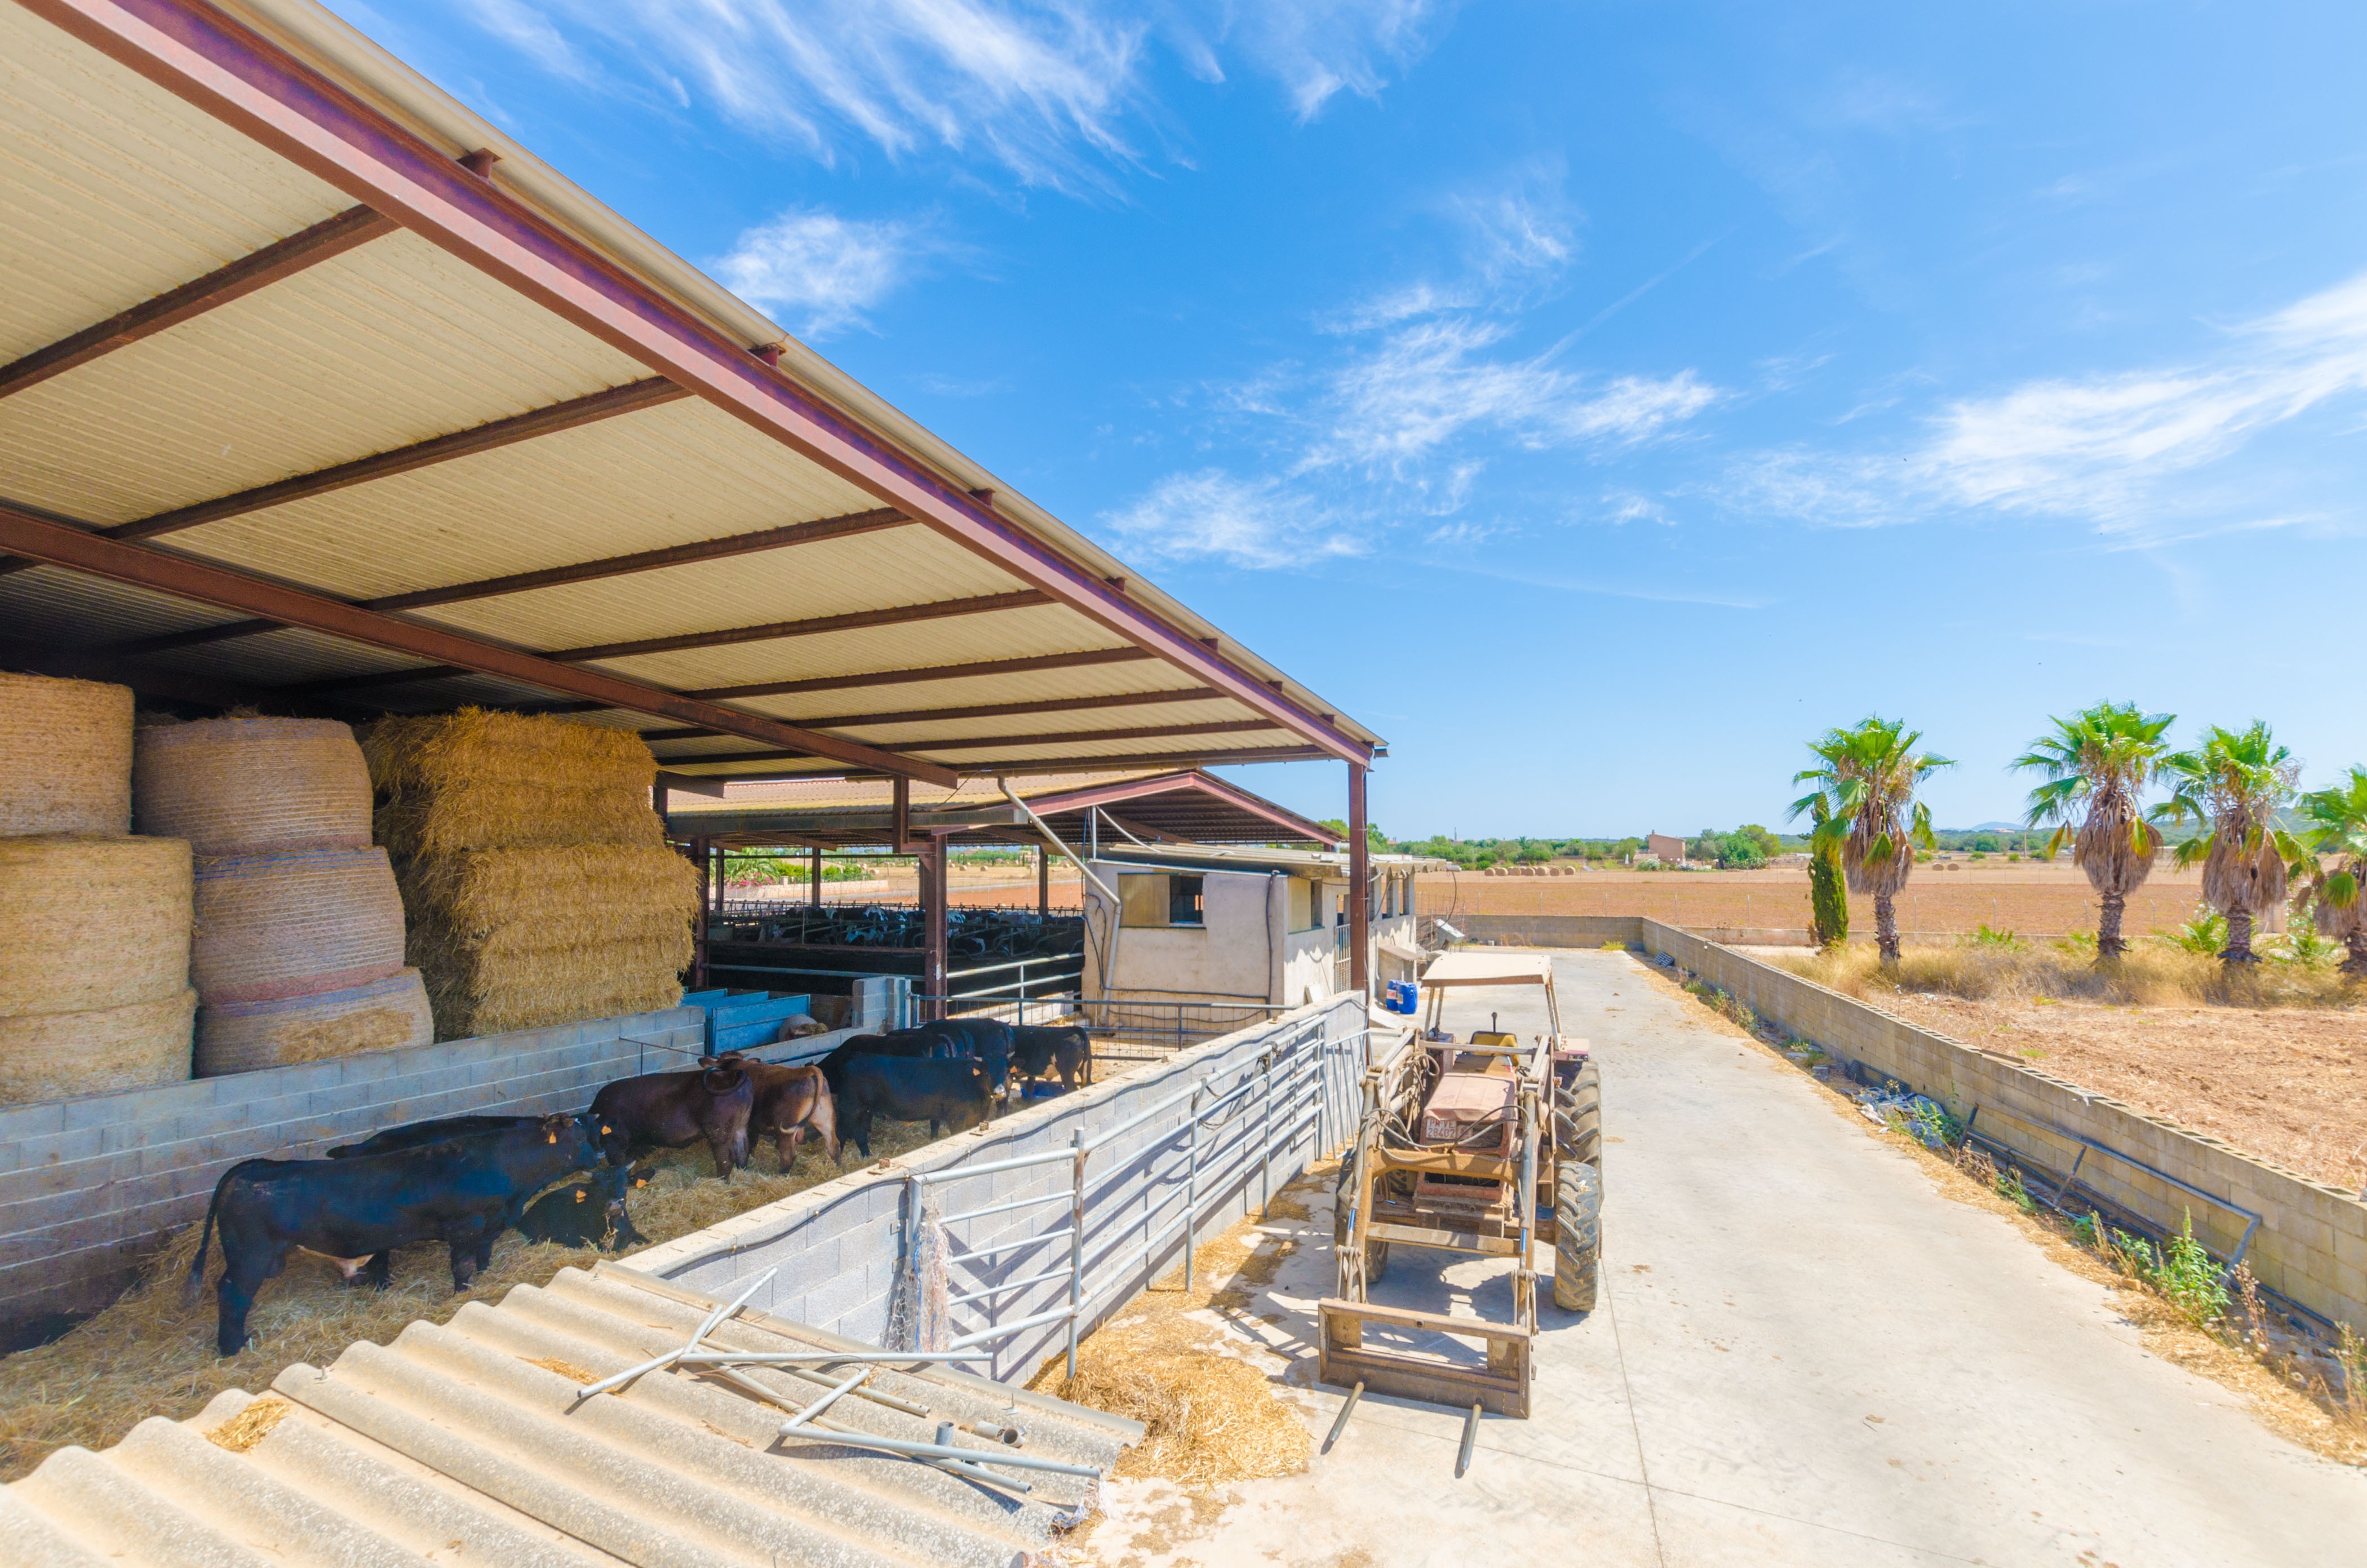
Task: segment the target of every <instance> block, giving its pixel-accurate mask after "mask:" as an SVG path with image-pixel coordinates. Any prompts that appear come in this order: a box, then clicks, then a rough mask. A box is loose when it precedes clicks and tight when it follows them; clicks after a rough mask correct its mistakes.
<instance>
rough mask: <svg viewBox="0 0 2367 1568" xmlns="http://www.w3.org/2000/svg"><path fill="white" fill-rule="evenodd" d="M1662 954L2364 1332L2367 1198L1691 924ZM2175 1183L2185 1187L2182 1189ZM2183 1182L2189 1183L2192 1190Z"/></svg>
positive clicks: (1664, 944) (1648, 927) (1652, 947)
mask: <svg viewBox="0 0 2367 1568" xmlns="http://www.w3.org/2000/svg"><path fill="white" fill-rule="evenodd" d="M1641 924H1642V926H1643V932H1642V941H1643V945H1644V948H1645V950H1646V951H1648V952H1649V953H1652V954H1654V955H1655V956H1659V955H1666V956H1667V957H1669V958H1671V959H1673V960H1675V961H1676V962H1677V963H1678V964H1679V965H1681V966H1682V967H1683V968H1685V969H1688V970H1691V971H1693V973H1695V974H1697V975H1699V976H1700V977H1701V978H1702V979H1703V980H1704V981H1706V982H1708V983H1710V984H1712V985H1715V986H1716V987H1717V988H1718V989H1720V990H1722V991H1725V992H1727V993H1730V994H1733V995H1734V996H1736V997H1737V998H1738V999H1739V1000H1741V1001H1743V1002H1745V1003H1747V1004H1749V1005H1750V1008H1751V1010H1752V1011H1753V1012H1756V1013H1758V1014H1759V1015H1760V1016H1761V1017H1764V1018H1766V1019H1768V1020H1769V1021H1770V1022H1771V1023H1773V1024H1775V1025H1777V1026H1778V1027H1779V1028H1783V1029H1784V1030H1786V1031H1787V1032H1789V1033H1791V1034H1793V1035H1795V1036H1797V1037H1799V1038H1801V1039H1803V1040H1813V1041H1814V1042H1815V1043H1817V1044H1818V1045H1819V1046H1822V1047H1824V1048H1825V1049H1827V1050H1828V1051H1831V1052H1832V1053H1833V1054H1834V1055H1836V1056H1839V1057H1841V1058H1844V1059H1846V1060H1849V1061H1854V1062H1863V1063H1864V1064H1865V1065H1866V1066H1867V1067H1869V1068H1871V1069H1873V1070H1874V1071H1875V1072H1877V1073H1880V1074H1884V1075H1885V1076H1887V1077H1891V1078H1896V1079H1897V1080H1898V1081H1899V1082H1900V1083H1902V1084H1905V1085H1908V1087H1910V1088H1912V1089H1914V1090H1915V1091H1916V1092H1917V1093H1919V1094H1923V1095H1928V1096H1931V1098H1933V1099H1935V1100H1938V1101H1940V1102H1941V1103H1942V1104H1943V1105H1945V1106H1946V1107H1948V1108H1949V1110H1950V1111H1951V1112H1952V1113H1953V1114H1954V1115H1955V1116H1956V1117H1958V1118H1959V1119H1963V1120H1965V1121H1967V1122H1970V1123H1971V1124H1972V1125H1973V1126H1974V1127H1975V1128H1976V1130H1977V1131H1979V1133H1980V1134H1981V1136H1982V1137H1984V1138H1986V1139H1988V1140H1991V1141H1993V1142H1997V1143H1999V1144H2000V1145H2002V1146H2004V1147H2005V1148H2007V1149H2009V1150H2010V1151H2011V1152H2012V1153H2014V1154H2015V1155H2016V1156H2017V1157H2018V1158H2022V1159H2026V1160H2028V1161H2029V1162H2030V1163H2031V1164H2032V1165H2033V1166H2034V1167H2036V1168H2038V1169H2040V1170H2044V1171H2049V1172H2052V1173H2054V1174H2055V1175H2056V1176H2058V1177H2061V1176H2068V1175H2069V1174H2070V1173H2071V1172H2072V1171H2073V1169H2074V1168H2075V1167H2076V1168H2077V1170H2078V1182H2079V1185H2080V1186H2081V1187H2085V1188H2087V1189H2088V1190H2089V1191H2090V1192H2092V1193H2093V1194H2094V1195H2095V1196H2096V1197H2098V1198H2099V1199H2102V1200H2103V1201H2104V1202H2105V1203H2106V1204H2108V1205H2110V1206H2112V1207H2113V1208H2117V1209H2120V1210H2124V1212H2127V1213H2129V1214H2133V1215H2135V1216H2137V1217H2138V1218H2140V1219H2142V1220H2144V1221H2146V1223H2148V1224H2150V1225H2153V1226H2155V1227H2157V1228H2158V1229H2160V1230H2163V1231H2170V1232H2175V1231H2176V1230H2178V1229H2179V1227H2180V1225H2181V1224H2182V1223H2183V1222H2184V1221H2185V1217H2186V1215H2187V1214H2188V1213H2190V1212H2191V1214H2192V1215H2193V1217H2194V1233H2195V1235H2196V1237H2197V1238H2198V1239H2200V1240H2201V1241H2202V1242H2203V1244H2204V1245H2206V1246H2208V1247H2210V1249H2211V1250H2212V1251H2213V1252H2214V1253H2216V1254H2218V1255H2219V1256H2221V1257H2227V1256H2232V1255H2233V1254H2234V1253H2235V1251H2236V1249H2237V1247H2239V1246H2241V1245H2243V1244H2244V1241H2245V1231H2246V1229H2247V1227H2248V1225H2249V1224H2250V1221H2248V1219H2247V1217H2246V1216H2245V1214H2243V1213H2239V1212H2237V1211H2236V1210H2248V1211H2249V1212H2250V1213H2251V1214H2255V1215H2258V1216H2259V1223H2258V1226H2257V1228H2255V1229H2254V1230H2253V1233H2252V1235H2251V1238H2250V1246H2249V1249H2248V1251H2247V1252H2246V1254H2245V1259H2246V1261H2247V1262H2248V1263H2249V1264H2250V1265H2251V1267H2252V1272H2253V1273H2254V1274H2255V1275H2257V1276H2259V1280H2260V1283H2261V1284H2263V1285H2265V1286H2267V1287H2268V1288H2269V1289H2270V1290H2274V1291H2276V1292H2277V1293H2278V1294H2280V1295H2282V1296H2283V1297H2285V1298H2286V1299H2287V1300H2288V1301H2293V1302H2295V1303H2297V1304H2299V1305H2300V1306H2302V1307H2305V1308H2306V1309H2307V1310H2309V1311H2310V1312H2315V1313H2317V1314H2318V1315H2320V1316H2321V1317H2324V1318H2326V1319H2327V1320H2328V1321H2330V1322H2334V1323H2348V1324H2352V1325H2353V1326H2354V1327H2367V1203H2361V1201H2360V1200H2359V1199H2357V1198H2355V1197H2353V1196H2352V1195H2351V1194H2350V1193H2348V1192H2345V1191H2343V1190H2342V1189H2340V1188H2339V1187H2327V1186H2325V1185H2323V1184H2321V1183H2318V1182H2314V1181H2311V1180H2309V1179H2308V1178H2307V1177H2305V1176H2296V1175H2294V1174H2293V1172H2291V1171H2288V1170H2284V1169H2282V1167H2280V1166H2277V1165H2271V1164H2269V1163H2268V1162H2267V1161H2265V1160H2259V1159H2256V1158H2254V1157H2253V1156H2251V1155H2249V1154H2246V1153H2242V1152H2241V1151H2239V1150H2237V1149H2235V1148H2233V1147H2231V1146H2230V1145H2228V1144H2226V1143H2224V1142H2220V1141H2219V1140H2218V1139H2216V1138H2212V1137H2209V1136H2206V1135H2205V1134H2203V1133H2199V1132H2194V1131H2189V1130H2188V1129H2186V1128H2183V1127H2180V1126H2179V1125H2177V1124H2176V1123H2174V1122H2170V1121H2166V1120H2163V1119H2160V1118H2157V1117H2152V1116H2147V1115H2146V1113H2144V1112H2143V1111H2140V1110H2136V1109H2134V1108H2130V1107H2128V1106H2125V1105H2123V1104H2121V1103H2120V1102H2119V1101H2118V1100H2114V1099H2111V1098H2108V1097H2107V1096H2102V1095H2100V1094H2097V1093H2095V1092H2093V1091H2092V1090H2088V1089H2083V1088H2080V1087H2079V1086H2078V1085H2076V1084H2068V1083H2066V1082H2064V1081H2063V1080H2062V1079H2060V1078H2056V1077H2051V1076H2049V1075H2048V1074H2044V1073H2039V1072H2034V1071H2033V1070H2032V1069H2031V1068H2029V1067H2026V1066H2024V1065H2022V1063H2021V1062H2014V1061H2011V1060H2010V1059H2008V1058H2006V1057H2002V1056H1997V1055H1993V1054H1991V1053H1989V1052H1988V1051H1979V1050H1976V1049H1975V1048H1974V1047H1972V1046H1968V1045H1965V1044H1962V1043H1960V1042H1958V1041H1956V1040H1950V1039H1949V1038H1948V1037H1947V1036H1945V1035H1942V1034H1938V1033H1935V1032H1934V1031H1932V1030H1931V1029H1927V1028H1921V1027H1920V1026H1918V1025H1915V1024H1910V1023H1908V1021H1907V1020H1906V1019H1904V1018H1899V1017H1893V1016H1892V1015H1891V1014H1888V1013H1886V1012H1884V1011H1883V1010H1882V1009H1881V1008H1879V1007H1876V1006H1872V1005H1870V1004H1868V1003H1864V1002H1861V1001H1858V1000H1857V999H1856V998H1854V997H1851V996H1844V995H1842V994H1840V992H1837V991H1833V990H1829V989H1828V988H1827V987H1825V986H1822V985H1818V984H1817V983H1815V982H1813V981H1809V980H1805V979H1803V978H1801V977H1800V976H1798V975H1795V974H1792V973H1790V972H1788V971H1784V970H1781V969H1777V968H1775V967H1774V966H1772V965H1771V964H1765V963H1761V962H1760V961H1759V960H1756V959H1752V958H1749V957H1746V956H1744V955H1743V954H1741V953H1738V952H1734V951H1732V950H1730V949H1727V948H1724V947H1721V946H1719V945H1717V944H1716V943H1714V942H1710V941H1706V940H1704V938H1702V937H1699V936H1696V935H1694V934H1693V933H1692V932H1689V931H1682V930H1679V929H1677V928H1676V927H1674V926H1663V925H1661V924H1660V923H1659V922H1658V921H1653V920H1647V921H1643V922H1642V923H1641ZM2180 1184H2183V1185H2182V1186H2181V1185H2180ZM2188 1188H2192V1189H2195V1190H2192V1191H2190V1190H2187V1189H2188Z"/></svg>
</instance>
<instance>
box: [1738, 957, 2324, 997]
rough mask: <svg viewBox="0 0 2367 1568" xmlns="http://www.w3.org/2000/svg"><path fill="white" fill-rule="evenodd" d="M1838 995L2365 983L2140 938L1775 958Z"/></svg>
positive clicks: (2135, 992)
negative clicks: (1889, 957)
mask: <svg viewBox="0 0 2367 1568" xmlns="http://www.w3.org/2000/svg"><path fill="white" fill-rule="evenodd" d="M1776 961H1777V962H1778V963H1780V964H1781V965H1782V966H1783V967H1784V968H1785V969H1788V970H1790V971H1792V972H1793V973H1795V974H1797V975H1802V976H1804V977H1806V978H1807V979H1809V980H1813V981H1815V982H1817V983H1818V984H1819V985H1828V986H1830V987H1831V988H1832V989H1834V990H1835V991H1839V992H1840V993H1841V994H1844V995H1848V996H1855V997H1859V998H1861V999H1863V1000H1865V1001H1869V1002H1874V1003H1876V1004H1879V1003H1880V1002H1881V1001H1882V999H1883V998H1884V997H1885V996H1886V995H1891V994H1897V993H1898V992H1901V991H1906V992H1918V991H1928V992H1938V993H1941V994H1943V995H1949V996H1962V997H1965V998H1967V999H1969V1000H1974V1001H1992V1000H1994V1001H2030V1000H2033V999H2035V998H2037V997H2040V996H2051V997H2055V998H2056V999H2058V1000H2063V1001H2084V1002H2101V1003H2107V1004H2110V1005H2112V1006H2122V1007H2127V1006H2142V1007H2161V1006H2219V1007H2353V1006H2360V1005H2361V1004H2362V1003H2367V986H2363V985H2361V983H2359V982H2357V981H2356V980H2353V979H2350V977H2348V976H2345V975H2343V974H2341V973H2339V972H2338V971H2335V970H2332V969H2317V968H2310V967H2305V966H2303V965H2300V964H2293V963H2277V962H2265V963H2259V964H2255V965H2253V966H2251V971H2249V972H2247V973H2241V974H2237V975H2233V976H2230V975H2229V974H2228V973H2227V972H2226V971H2225V966H2223V965H2222V964H2221V963H2220V962H2219V960H2216V959H2214V958H2210V957H2207V956H2205V955H2203V954H2201V953H2190V952H2185V951H2182V950H2180V949H2176V948H2170V947H2166V946H2163V945H2161V944H2158V943H2140V944H2138V946H2137V947H2136V948H2135V950H2133V951H2132V952H2130V953H2129V954H2128V955H2127V956H2126V957H2125V958H2124V959H2123V960H2121V962H2120V963H2119V964H2118V965H2117V966H2115V967H2114V968H2112V969H2101V968H2099V967H2098V966H2097V965H2096V963H2095V961H2094V960H2093V959H2092V958H2091V957H2090V956H2089V955H2086V954H2083V953H2077V952H2066V951H2063V950H2061V949H2056V948H2054V947H2044V948H2024V949H2021V950H2019V951H2017V950H2013V949H2006V948H1999V947H1988V946H1968V945H1957V946H1949V947H1920V948H1908V949H1905V950H1904V951H1903V952H1901V953H1900V955H1899V960H1898V967H1897V969H1896V970H1894V971H1885V970H1884V969H1883V968H1882V963H1881V957H1880V955H1879V954H1877V953H1876V952H1874V950H1873V949H1870V948H1861V947H1855V946H1852V947H1848V948H1842V949H1829V950H1828V951H1825V952H1821V953H1813V954H1811V953H1803V954H1801V955H1799V956H1797V957H1786V958H1783V959H1779V960H1776Z"/></svg>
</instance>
